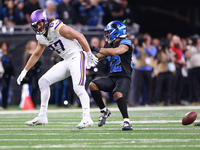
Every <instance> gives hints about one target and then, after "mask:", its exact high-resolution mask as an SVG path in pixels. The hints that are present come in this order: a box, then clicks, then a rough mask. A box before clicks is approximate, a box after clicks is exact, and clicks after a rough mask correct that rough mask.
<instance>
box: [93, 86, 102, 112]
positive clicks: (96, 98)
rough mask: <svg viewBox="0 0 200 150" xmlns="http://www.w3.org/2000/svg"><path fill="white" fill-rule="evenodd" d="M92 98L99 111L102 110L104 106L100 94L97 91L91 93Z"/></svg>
mask: <svg viewBox="0 0 200 150" xmlns="http://www.w3.org/2000/svg"><path fill="white" fill-rule="evenodd" d="M91 94H92V97H93V98H94V100H95V102H96V103H97V105H98V106H99V108H100V109H104V108H105V105H104V103H103V100H102V96H101V92H100V91H99V90H96V91H91Z"/></svg>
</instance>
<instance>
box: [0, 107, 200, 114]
mask: <svg viewBox="0 0 200 150" xmlns="http://www.w3.org/2000/svg"><path fill="white" fill-rule="evenodd" d="M194 109H198V110H200V106H166V107H131V108H128V111H149V110H153V111H156V110H194ZM109 110H110V111H119V109H118V108H117V106H116V108H109ZM90 111H91V112H99V109H98V108H90ZM64 112H70V113H72V112H82V109H81V108H80V109H70V108H69V109H50V110H48V113H64ZM32 113H38V110H14V111H10V110H2V111H0V114H32Z"/></svg>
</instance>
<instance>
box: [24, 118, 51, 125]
mask: <svg viewBox="0 0 200 150" xmlns="http://www.w3.org/2000/svg"><path fill="white" fill-rule="evenodd" d="M25 124H26V125H27V126H35V125H47V124H48V119H47V117H46V116H37V117H35V118H34V119H33V120H31V121H27V122H25Z"/></svg>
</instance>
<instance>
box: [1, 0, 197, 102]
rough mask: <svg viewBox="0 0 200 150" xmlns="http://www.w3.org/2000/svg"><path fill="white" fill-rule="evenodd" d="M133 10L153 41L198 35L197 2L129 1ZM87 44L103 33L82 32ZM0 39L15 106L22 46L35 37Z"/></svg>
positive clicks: (29, 34)
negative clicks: (8, 59) (10, 65)
mask: <svg viewBox="0 0 200 150" xmlns="http://www.w3.org/2000/svg"><path fill="white" fill-rule="evenodd" d="M129 4H130V6H131V7H132V11H133V15H134V21H135V22H136V23H138V24H139V25H140V32H141V33H145V32H147V33H150V34H151V35H152V37H158V38H162V37H165V36H166V34H167V33H168V32H171V33H173V34H178V35H179V36H181V37H188V36H191V35H194V34H199V33H200V5H199V2H198V0H190V1H186V0H182V1H179V0H129ZM82 33H83V34H84V35H85V36H86V38H87V40H88V41H90V39H91V37H93V36H98V37H100V38H102V36H103V32H91V31H90V32H89V31H85V32H82ZM0 39H4V40H6V41H8V42H9V45H10V47H9V52H10V53H11V54H12V56H13V61H14V66H15V78H14V80H13V81H12V91H13V93H12V100H11V103H10V105H18V104H19V102H20V96H21V86H18V85H17V83H16V78H17V76H18V75H19V73H20V71H21V69H22V68H21V66H22V55H23V52H24V49H25V44H26V43H27V42H28V41H29V40H32V39H33V40H35V33H34V32H30V31H26V30H23V31H17V32H13V33H12V34H11V33H9V32H8V33H2V31H1V30H0ZM51 53H52V51H50V50H46V51H45V52H44V56H45V64H44V67H43V69H42V71H43V72H45V71H46V70H47V69H48V68H49V67H50V55H51Z"/></svg>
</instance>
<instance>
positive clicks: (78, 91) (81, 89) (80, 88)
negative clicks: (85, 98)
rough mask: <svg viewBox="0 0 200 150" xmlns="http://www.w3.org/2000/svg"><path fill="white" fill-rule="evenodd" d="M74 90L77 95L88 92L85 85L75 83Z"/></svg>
mask: <svg viewBox="0 0 200 150" xmlns="http://www.w3.org/2000/svg"><path fill="white" fill-rule="evenodd" d="M74 92H75V93H76V95H77V96H80V95H81V94H84V93H85V92H86V90H85V87H84V86H81V85H75V86H74Z"/></svg>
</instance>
